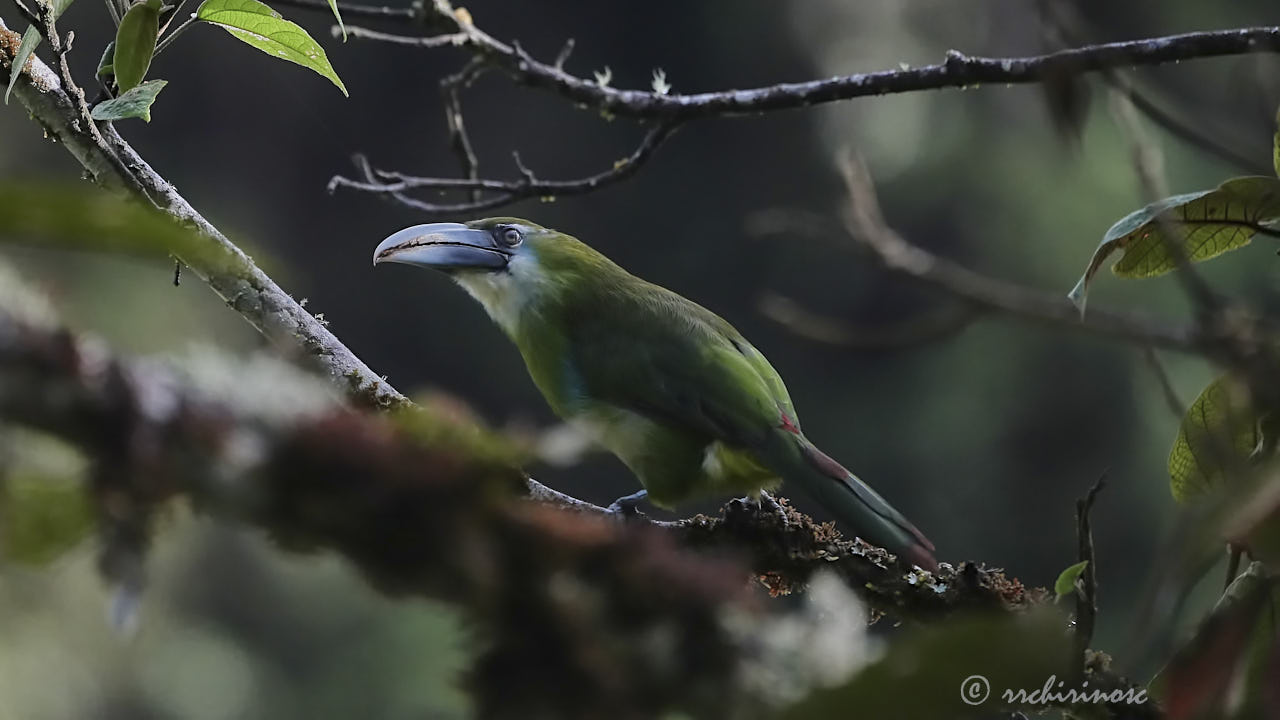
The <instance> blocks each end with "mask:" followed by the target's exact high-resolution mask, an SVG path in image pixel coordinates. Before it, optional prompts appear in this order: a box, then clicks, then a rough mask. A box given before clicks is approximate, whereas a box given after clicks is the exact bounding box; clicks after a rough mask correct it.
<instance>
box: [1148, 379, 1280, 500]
mask: <svg viewBox="0 0 1280 720" xmlns="http://www.w3.org/2000/svg"><path fill="white" fill-rule="evenodd" d="M1261 439H1262V438H1261V432H1260V430H1259V417H1258V413H1257V412H1256V411H1255V410H1254V407H1253V403H1252V402H1251V400H1250V397H1249V388H1248V387H1247V386H1246V385H1245V384H1244V383H1243V382H1240V381H1239V380H1237V379H1236V378H1234V377H1232V376H1230V375H1224V376H1222V377H1220V378H1218V379H1217V380H1214V381H1213V382H1212V383H1210V384H1209V386H1208V387H1206V388H1205V389H1204V390H1203V391H1202V392H1201V393H1200V396H1199V397H1197V398H1196V400H1195V402H1193V403H1192V404H1191V407H1189V408H1187V414H1186V415H1184V416H1183V418H1182V424H1181V425H1180V426H1179V427H1178V436H1177V437H1176V438H1175V439H1174V441H1173V449H1172V450H1171V451H1170V452H1169V488H1170V490H1172V491H1173V497H1174V499H1176V500H1177V501H1178V502H1186V501H1188V500H1190V499H1192V498H1195V497H1197V496H1200V495H1203V494H1204V493H1206V492H1208V491H1209V490H1211V489H1213V488H1214V487H1215V486H1220V485H1221V483H1222V481H1223V480H1224V478H1225V477H1226V475H1227V473H1228V472H1230V471H1232V470H1233V469H1239V468H1243V467H1244V466H1245V463H1246V462H1247V461H1248V460H1249V458H1250V456H1251V455H1253V453H1254V451H1255V450H1256V449H1257V448H1258V445H1259V443H1260V442H1261Z"/></svg>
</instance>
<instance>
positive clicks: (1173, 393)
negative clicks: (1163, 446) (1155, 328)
mask: <svg viewBox="0 0 1280 720" xmlns="http://www.w3.org/2000/svg"><path fill="white" fill-rule="evenodd" d="M1142 359H1143V361H1144V362H1146V364H1147V367H1148V368H1150V369H1151V374H1152V375H1154V376H1155V378H1156V382H1157V383H1158V384H1159V385H1160V394H1161V395H1162V396H1163V397H1164V404H1165V406H1167V407H1168V408H1169V412H1171V413H1173V416H1174V417H1176V418H1178V419H1179V420H1181V419H1182V416H1183V415H1185V414H1186V412H1187V406H1186V404H1185V403H1183V402H1182V398H1180V397H1178V391H1177V390H1176V389H1175V388H1174V387H1173V380H1171V379H1170V378H1169V371H1168V370H1166V369H1165V366H1164V363H1162V362H1160V356H1159V355H1157V354H1156V350H1155V348H1153V347H1151V346H1150V345H1143V346H1142Z"/></svg>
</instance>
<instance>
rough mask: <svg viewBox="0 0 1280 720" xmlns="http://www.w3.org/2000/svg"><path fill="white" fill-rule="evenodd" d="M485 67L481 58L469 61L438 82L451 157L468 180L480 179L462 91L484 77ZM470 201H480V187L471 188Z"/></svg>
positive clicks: (478, 162) (478, 164)
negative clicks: (463, 109) (465, 114)
mask: <svg viewBox="0 0 1280 720" xmlns="http://www.w3.org/2000/svg"><path fill="white" fill-rule="evenodd" d="M487 68H488V65H486V64H485V62H484V61H483V60H481V59H480V58H471V62H469V63H467V64H466V66H465V67H463V68H462V69H461V70H459V71H458V72H456V73H454V74H453V75H449V76H448V77H446V78H444V79H443V80H441V81H440V94H441V95H442V96H443V97H444V117H445V123H446V125H447V126H448V128H449V146H450V147H452V148H453V154H454V155H456V156H457V158H458V164H459V165H460V166H461V167H462V177H464V178H466V179H468V180H478V179H479V178H480V161H479V160H477V159H476V151H475V149H474V148H473V147H472V146H471V136H470V135H468V134H467V127H466V124H465V122H464V121H463V119H462V91H463V90H465V89H467V88H468V87H471V83H473V82H475V81H476V79H477V78H479V77H480V76H481V75H482V74H484V72H485V70H486V69H487ZM470 198H471V202H473V203H475V202H479V201H480V188H472V189H471V192H470Z"/></svg>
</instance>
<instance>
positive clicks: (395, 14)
mask: <svg viewBox="0 0 1280 720" xmlns="http://www.w3.org/2000/svg"><path fill="white" fill-rule="evenodd" d="M272 4H273V5H274V6H276V7H296V8H301V9H303V10H315V11H318V12H323V13H326V14H328V15H332V14H333V9H332V8H330V7H329V2H328V0H275V2H274V3H272ZM338 10H340V11H341V12H342V17H344V18H371V19H376V20H396V21H401V22H410V21H415V20H420V19H421V12H420V11H416V10H414V9H413V8H412V7H388V6H385V5H358V4H352V3H345V2H344V3H338Z"/></svg>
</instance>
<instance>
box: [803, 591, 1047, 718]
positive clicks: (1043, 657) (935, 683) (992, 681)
mask: <svg viewBox="0 0 1280 720" xmlns="http://www.w3.org/2000/svg"><path fill="white" fill-rule="evenodd" d="M1065 625H1066V620H1065V618H1063V617H1062V615H1061V614H1059V613H1058V612H1055V611H1050V610H1043V611H1038V612H1035V613H1031V614H1029V615H1021V616H1004V617H973V618H955V619H953V620H952V621H949V622H947V623H945V624H940V625H932V626H927V627H920V628H915V629H913V630H912V631H910V632H908V633H906V634H904V635H903V636H902V637H899V638H895V640H894V642H893V643H892V644H891V645H890V646H889V648H888V651H887V652H886V654H885V655H884V657H883V658H881V659H880V660H879V661H877V662H875V663H872V664H871V665H868V666H867V667H865V668H863V669H862V670H861V671H860V672H859V673H858V674H857V675H855V676H854V677H853V678H852V679H851V680H849V681H848V682H846V683H845V684H843V685H840V686H837V687H833V688H830V689H825V690H818V691H816V692H814V693H812V694H810V695H809V697H807V698H806V699H804V700H803V701H801V702H799V703H797V704H795V705H793V706H791V707H790V708H788V709H787V710H786V712H785V713H783V714H782V717H783V718H785V719H786V720H801V719H803V720H828V719H829V720H836V719H837V718H838V719H839V720H845V719H846V718H849V717H854V716H857V717H868V718H881V717H884V718H890V717H891V718H937V717H949V718H958V717H966V716H979V717H995V716H997V715H999V714H1000V713H999V712H998V710H999V709H1001V708H1011V707H1017V706H1018V705H1019V704H1020V703H1019V699H1021V700H1023V702H1024V703H1025V701H1026V698H1025V695H1024V696H1023V697H1022V698H1019V697H1018V692H1019V691H1020V690H1022V691H1026V693H1027V694H1029V693H1033V692H1035V691H1037V690H1039V689H1040V688H1042V687H1043V686H1044V685H1045V683H1046V681H1049V683H1050V684H1054V683H1055V682H1056V681H1054V680H1050V678H1051V677H1053V676H1055V675H1056V676H1057V679H1059V680H1066V679H1067V678H1066V674H1067V672H1066V659H1067V657H1068V647H1069V645H1068V643H1069V641H1070V639H1069V636H1068V635H1067V633H1065V632H1064V631H1063V628H1064V627H1065ZM923 688H929V690H928V691H927V692H925V691H923ZM1054 689H1055V690H1060V689H1061V688H1059V687H1057V686H1056V685H1055V687H1054ZM1006 691H1007V692H1008V695H1006ZM1011 700H1012V701H1011ZM1031 702H1032V703H1034V700H1032V701H1031ZM1031 707H1032V709H1040V708H1038V707H1036V706H1035V705H1034V704H1032V705H1031ZM1041 707H1042V706H1041Z"/></svg>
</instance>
